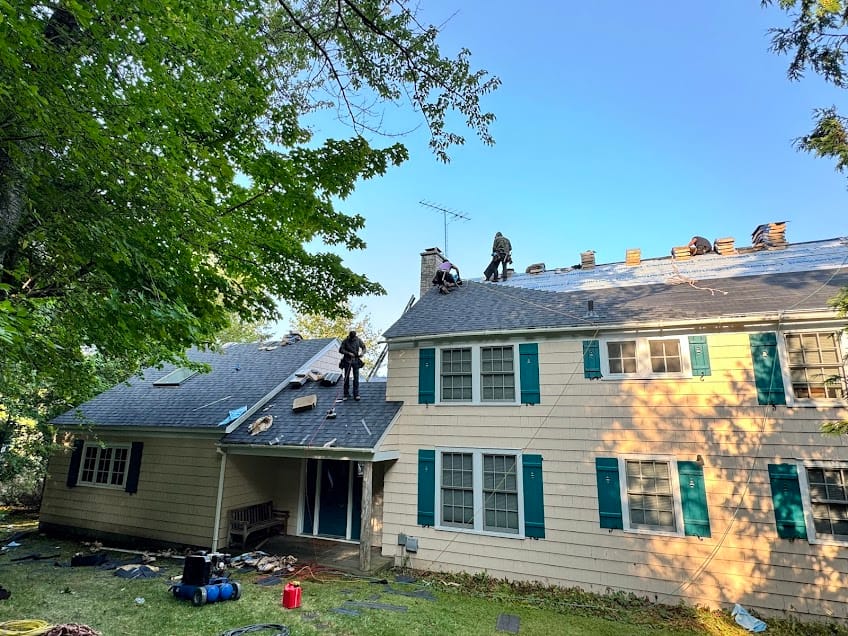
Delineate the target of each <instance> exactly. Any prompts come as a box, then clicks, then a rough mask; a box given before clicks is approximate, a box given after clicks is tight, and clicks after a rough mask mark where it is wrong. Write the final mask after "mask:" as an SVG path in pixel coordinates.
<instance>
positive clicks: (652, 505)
mask: <svg viewBox="0 0 848 636" xmlns="http://www.w3.org/2000/svg"><path fill="white" fill-rule="evenodd" d="M595 469H596V471H597V483H598V512H599V519H600V525H601V527H602V528H610V529H621V530H625V531H630V532H639V533H648V534H653V533H659V534H667V535H676V536H698V537H702V538H703V537H709V536H711V534H710V516H709V509H708V504H707V495H706V488H705V482H704V467H703V465H702V463H699V462H697V461H694V462H693V461H684V460H674V459H673V458H671V457H668V456H661V455H656V456H625V457H596V458H595Z"/></svg>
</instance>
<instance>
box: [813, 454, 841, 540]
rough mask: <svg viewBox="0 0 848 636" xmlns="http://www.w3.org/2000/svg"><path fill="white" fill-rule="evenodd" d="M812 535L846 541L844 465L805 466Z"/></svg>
mask: <svg viewBox="0 0 848 636" xmlns="http://www.w3.org/2000/svg"><path fill="white" fill-rule="evenodd" d="M807 485H808V487H809V494H810V512H811V514H812V517H813V527H814V528H815V532H816V537H825V538H829V539H834V540H837V541H848V496H846V494H848V493H847V492H846V488H848V466H842V467H829V468H825V467H807Z"/></svg>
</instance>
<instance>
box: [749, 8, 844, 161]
mask: <svg viewBox="0 0 848 636" xmlns="http://www.w3.org/2000/svg"><path fill="white" fill-rule="evenodd" d="M772 4H774V0H762V5H763V6H769V5H772ZM777 4H778V5H779V6H780V8H781V9H783V10H784V11H786V12H787V13H790V14H791V20H792V21H791V23H790V25H789V26H787V27H781V28H773V29H770V30H769V32H770V33H771V35H772V41H771V48H772V50H773V51H774V52H776V53H779V54H789V55H791V56H792V61H791V62H790V63H789V69H788V70H787V75H788V76H789V79H790V80H793V81H800V80H801V79H802V78H803V77H804V74H805V73H806V72H807V70H808V69H809V70H812V71H813V72H814V73H817V74H818V75H820V76H821V77H823V78H824V79H825V80H826V81H828V82H830V83H831V84H833V85H834V86H837V87H839V88H843V89H845V88H848V59H846V53H848V1H846V0H778V1H777ZM814 121H815V125H814V127H813V130H812V132H810V133H808V134H807V135H804V136H803V137H799V138H798V139H796V140H795V143H796V146H797V147H798V148H799V149H801V150H805V151H807V152H811V153H813V154H815V155H817V156H819V157H830V158H832V159H834V160H835V161H836V169H837V170H838V171H840V172H846V171H848V118H846V116H845V115H842V114H840V113H839V112H838V111H837V109H836V107H835V106H831V107H827V108H820V109H818V110H816V111H815V114H814Z"/></svg>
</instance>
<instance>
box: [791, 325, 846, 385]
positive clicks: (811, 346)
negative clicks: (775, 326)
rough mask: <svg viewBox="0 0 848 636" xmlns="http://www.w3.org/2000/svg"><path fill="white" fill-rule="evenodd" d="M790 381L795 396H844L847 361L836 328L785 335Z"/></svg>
mask: <svg viewBox="0 0 848 636" xmlns="http://www.w3.org/2000/svg"><path fill="white" fill-rule="evenodd" d="M784 343H785V347H786V360H787V365H788V368H789V383H790V385H791V386H792V393H793V394H794V396H795V398H796V399H801V400H814V399H831V400H833V399H844V398H845V397H846V391H845V362H844V359H843V356H842V347H841V346H840V344H841V343H840V335H839V333H837V332H835V331H821V332H818V331H807V332H799V333H787V334H785V338H784Z"/></svg>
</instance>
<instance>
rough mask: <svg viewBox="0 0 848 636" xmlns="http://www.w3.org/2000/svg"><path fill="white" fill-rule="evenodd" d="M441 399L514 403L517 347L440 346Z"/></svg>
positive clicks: (441, 400)
mask: <svg viewBox="0 0 848 636" xmlns="http://www.w3.org/2000/svg"><path fill="white" fill-rule="evenodd" d="M439 357H440V362H439V401H440V402H467V403H475V402H493V403H498V402H500V403H508V404H515V402H516V377H515V376H516V368H515V348H514V347H513V346H512V345H502V346H474V347H462V348H446V349H440V350H439Z"/></svg>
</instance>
